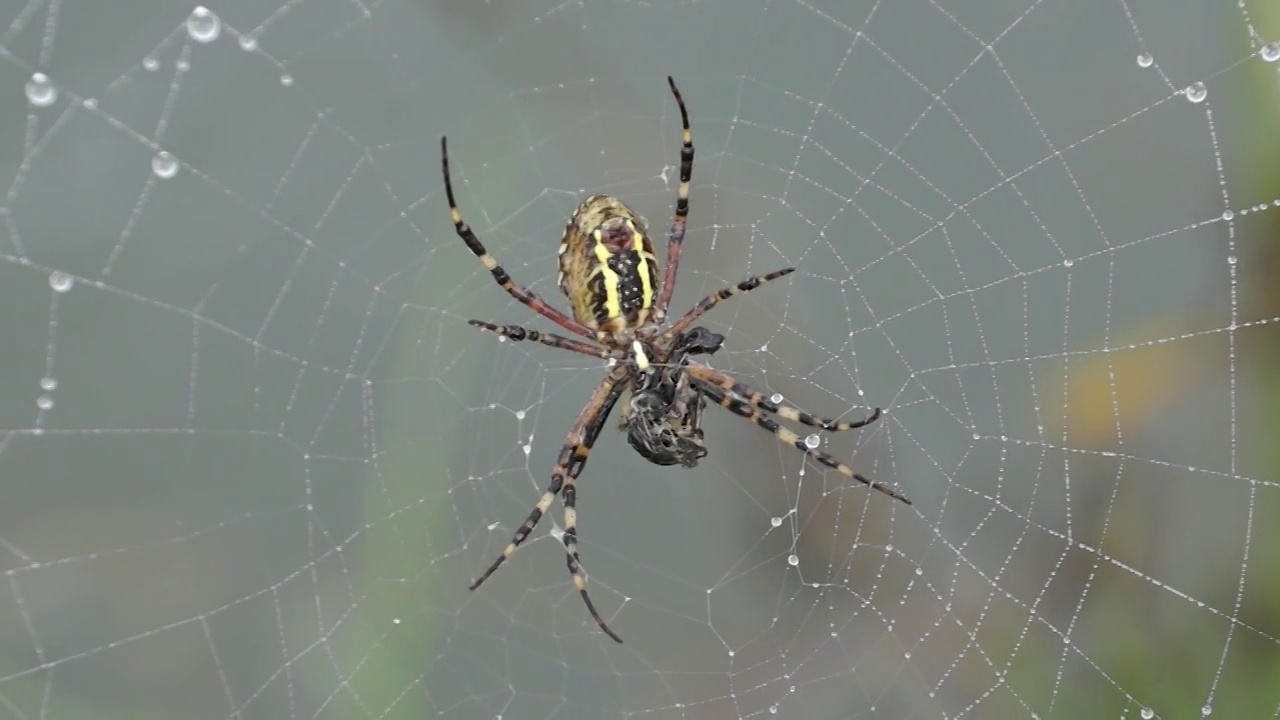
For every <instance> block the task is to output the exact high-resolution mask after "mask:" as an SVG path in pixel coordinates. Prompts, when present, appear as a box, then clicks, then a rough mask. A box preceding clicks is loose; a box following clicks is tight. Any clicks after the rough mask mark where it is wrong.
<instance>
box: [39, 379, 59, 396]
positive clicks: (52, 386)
mask: <svg viewBox="0 0 1280 720" xmlns="http://www.w3.org/2000/svg"><path fill="white" fill-rule="evenodd" d="M40 388H41V389H42V390H48V391H49V392H53V391H54V390H57V389H58V381H57V380H56V379H54V378H51V377H42V378H40Z"/></svg>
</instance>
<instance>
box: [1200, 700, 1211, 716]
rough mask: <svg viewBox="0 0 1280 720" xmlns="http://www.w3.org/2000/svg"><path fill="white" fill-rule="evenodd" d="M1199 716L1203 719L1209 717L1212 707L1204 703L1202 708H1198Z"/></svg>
mask: <svg viewBox="0 0 1280 720" xmlns="http://www.w3.org/2000/svg"><path fill="white" fill-rule="evenodd" d="M1200 714H1201V715H1203V716H1204V717H1209V716H1210V715H1212V714H1213V706H1212V705H1210V704H1208V703H1205V704H1204V706H1203V707H1201V708H1200Z"/></svg>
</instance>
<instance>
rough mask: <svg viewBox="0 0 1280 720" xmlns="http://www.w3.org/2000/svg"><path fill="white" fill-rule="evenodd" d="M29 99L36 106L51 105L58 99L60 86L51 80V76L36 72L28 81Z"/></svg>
mask: <svg viewBox="0 0 1280 720" xmlns="http://www.w3.org/2000/svg"><path fill="white" fill-rule="evenodd" d="M26 90H27V100H28V101H30V102H31V104H32V105H35V106H36V107H49V106H50V105H52V104H53V103H54V102H55V101H56V100H57V99H58V88H56V87H54V86H53V83H51V82H49V76H48V75H45V74H44V73H36V74H34V75H32V76H31V79H30V80H28V81H27V88H26Z"/></svg>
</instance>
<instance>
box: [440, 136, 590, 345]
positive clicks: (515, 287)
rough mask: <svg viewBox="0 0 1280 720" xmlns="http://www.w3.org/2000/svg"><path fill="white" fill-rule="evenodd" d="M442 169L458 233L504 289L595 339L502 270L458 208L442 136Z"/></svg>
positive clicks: (547, 315) (535, 310) (541, 311)
mask: <svg viewBox="0 0 1280 720" xmlns="http://www.w3.org/2000/svg"><path fill="white" fill-rule="evenodd" d="M440 169H441V172H443V173H444V194H445V197H446V198H447V199H448V201H449V216H450V218H451V219H452V220H453V227H454V229H455V230H456V231H457V232H458V237H460V238H462V241H463V242H465V243H466V244H467V248H468V249H470V250H471V252H472V253H474V254H475V256H476V257H478V258H480V263H481V264H482V265H484V266H485V269H487V270H488V271H489V273H490V274H491V275H493V279H494V280H495V281H496V282H497V283H498V284H499V285H501V286H502V289H503V290H506V291H507V293H509V294H510V295H511V297H513V298H515V299H516V300H519V301H520V302H522V303H524V304H525V305H526V306H528V308H529V309H530V310H532V311H534V312H536V313H538V314H539V315H541V316H543V317H545V318H546V319H548V320H550V321H551V322H553V323H555V324H557V325H559V326H560V327H562V328H564V329H565V330H568V331H570V332H572V333H574V334H577V335H581V336H583V337H585V338H591V339H594V338H595V335H594V334H593V333H592V332H591V331H590V330H588V329H587V328H585V327H583V326H582V325H581V324H580V323H578V322H576V321H574V320H573V319H572V318H570V317H569V316H568V315H565V314H564V313H562V312H560V311H559V310H557V309H555V308H553V307H551V306H550V305H548V304H547V301H546V300H543V299H542V298H540V297H538V296H537V295H535V294H534V293H533V291H532V290H529V289H528V288H526V287H525V286H523V285H520V284H517V283H516V282H515V281H514V280H512V279H511V276H510V275H508V274H507V271H506V270H504V269H502V266H501V265H499V264H498V261H497V260H495V259H494V258H493V256H492V255H490V254H489V251H488V250H485V248H484V245H483V244H481V243H480V238H478V237H476V234H475V233H474V232H472V230H471V226H470V225H468V224H467V223H466V221H464V220H463V219H462V213H461V212H459V210H458V203H457V202H455V201H454V198H453V181H452V180H451V179H450V178H449V150H448V145H447V144H446V142H445V138H443V137H441V138H440Z"/></svg>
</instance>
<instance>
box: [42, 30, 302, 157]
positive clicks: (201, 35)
mask: <svg viewBox="0 0 1280 720" xmlns="http://www.w3.org/2000/svg"><path fill="white" fill-rule="evenodd" d="M186 30H187V36H188V37H189V38H191V39H192V40H194V41H195V42H198V43H201V44H208V43H211V42H213V41H215V40H217V39H218V38H219V37H220V36H221V35H222V20H221V19H220V18H219V17H218V16H217V15H216V14H214V13H213V11H212V10H210V9H209V8H206V7H204V6H203V5H197V6H196V8H195V9H194V10H192V11H191V15H189V16H188V17H187V21H186ZM239 44H240V47H241V49H243V50H244V51H245V52H253V51H255V50H257V49H258V39H257V38H256V37H254V36H253V35H241V36H240V39H239ZM142 69H143V70H146V71H147V72H156V71H158V70H159V69H160V61H159V60H157V59H156V58H155V57H152V56H150V55H148V56H146V57H144V58H143V59H142ZM175 69H176V71H177V72H178V73H179V74H181V73H184V72H186V71H187V70H189V69H190V64H189V63H188V62H187V61H186V60H179V61H178V62H177V65H176V67H175ZM280 84H281V85H285V86H289V85H292V84H293V76H292V75H289V74H287V73H286V74H283V75H281V76H280ZM24 91H25V93H26V96H27V102H29V103H30V104H31V106H32V107H38V108H43V107H49V106H51V105H53V104H54V103H55V102H57V101H58V86H57V85H55V84H54V83H53V81H52V80H50V78H49V76H48V75H45V74H44V73H42V72H37V73H33V74H32V75H31V78H30V79H29V80H28V81H27V84H26V86H25V88H24ZM81 104H82V105H84V107H85V109H87V110H93V109H95V108H97V102H96V101H95V100H94V99H93V98H85V99H84V100H83V101H81ZM180 167H181V162H180V161H179V160H178V158H176V157H174V156H173V154H172V153H170V152H168V151H167V150H161V151H159V152H157V153H156V155H155V156H154V157H153V158H152V159H151V171H152V172H153V173H154V174H155V176H156V177H158V178H160V179H162V180H168V179H170V178H172V177H175V176H176V175H177V174H178V170H179V168H180Z"/></svg>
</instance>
